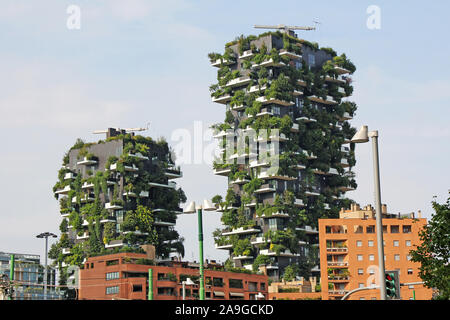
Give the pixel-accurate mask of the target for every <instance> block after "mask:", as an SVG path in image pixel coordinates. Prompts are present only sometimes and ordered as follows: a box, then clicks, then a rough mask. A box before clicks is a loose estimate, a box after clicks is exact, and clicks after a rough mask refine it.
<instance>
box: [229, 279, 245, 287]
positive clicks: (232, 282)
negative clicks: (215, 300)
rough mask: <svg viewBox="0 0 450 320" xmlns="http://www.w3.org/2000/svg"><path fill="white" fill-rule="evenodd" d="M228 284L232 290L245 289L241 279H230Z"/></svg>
mask: <svg viewBox="0 0 450 320" xmlns="http://www.w3.org/2000/svg"><path fill="white" fill-rule="evenodd" d="M228 284H229V287H230V288H236V289H242V288H244V285H243V283H242V280H241V279H230V280H229V283H228Z"/></svg>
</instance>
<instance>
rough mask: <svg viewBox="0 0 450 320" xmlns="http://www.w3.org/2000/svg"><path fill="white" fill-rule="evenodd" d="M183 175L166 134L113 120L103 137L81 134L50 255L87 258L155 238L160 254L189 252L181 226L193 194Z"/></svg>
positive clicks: (61, 184)
mask: <svg viewBox="0 0 450 320" xmlns="http://www.w3.org/2000/svg"><path fill="white" fill-rule="evenodd" d="M181 176H182V173H181V171H180V168H178V167H176V166H175V164H174V161H173V159H172V157H171V153H170V150H169V146H168V145H167V142H166V141H164V140H160V141H154V140H153V139H151V138H150V137H144V136H141V135H135V134H134V133H133V132H132V133H127V132H126V131H125V130H122V129H117V130H116V129H113V128H110V129H108V130H107V138H106V139H105V140H100V141H98V142H97V143H85V142H83V141H82V140H77V142H76V143H75V145H74V146H73V147H72V148H70V150H69V151H68V152H67V153H66V154H65V156H64V159H63V164H62V168H61V169H60V170H59V172H58V182H57V183H56V184H55V186H54V188H53V192H54V194H55V197H56V198H57V199H58V200H59V204H60V212H61V218H62V222H61V225H60V230H61V239H60V241H59V242H58V244H57V245H55V246H54V247H52V249H51V250H50V257H51V258H52V259H56V260H57V262H58V263H59V264H60V265H61V266H62V267H64V266H67V265H81V264H82V263H83V261H84V259H85V258H87V257H89V256H95V255H99V254H105V253H108V252H112V251H114V250H115V251H119V250H122V249H124V250H125V249H126V250H127V251H130V250H131V251H133V250H135V251H137V252H140V251H142V250H141V248H140V247H141V246H142V245H148V244H150V245H153V246H154V247H155V250H156V257H158V258H159V259H168V258H169V257H171V256H173V255H176V254H179V255H182V256H184V246H183V239H182V238H180V237H179V234H178V232H177V231H176V230H175V229H174V226H175V223H176V218H177V214H178V213H181V212H182V210H181V209H180V203H182V202H185V201H186V197H185V194H184V192H183V190H182V189H181V188H177V186H176V183H175V182H174V181H173V179H175V178H179V177H181ZM63 278H64V277H63Z"/></svg>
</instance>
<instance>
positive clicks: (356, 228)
mask: <svg viewBox="0 0 450 320" xmlns="http://www.w3.org/2000/svg"><path fill="white" fill-rule="evenodd" d="M353 232H354V233H363V227H362V226H353Z"/></svg>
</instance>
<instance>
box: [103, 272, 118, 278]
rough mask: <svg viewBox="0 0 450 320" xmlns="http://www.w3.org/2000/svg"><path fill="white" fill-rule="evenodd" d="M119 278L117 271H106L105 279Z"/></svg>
mask: <svg viewBox="0 0 450 320" xmlns="http://www.w3.org/2000/svg"><path fill="white" fill-rule="evenodd" d="M114 279H119V272H108V273H106V280H114Z"/></svg>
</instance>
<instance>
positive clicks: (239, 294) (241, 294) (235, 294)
mask: <svg viewBox="0 0 450 320" xmlns="http://www.w3.org/2000/svg"><path fill="white" fill-rule="evenodd" d="M230 296H231V297H242V298H243V297H244V294H243V293H242V292H230Z"/></svg>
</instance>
